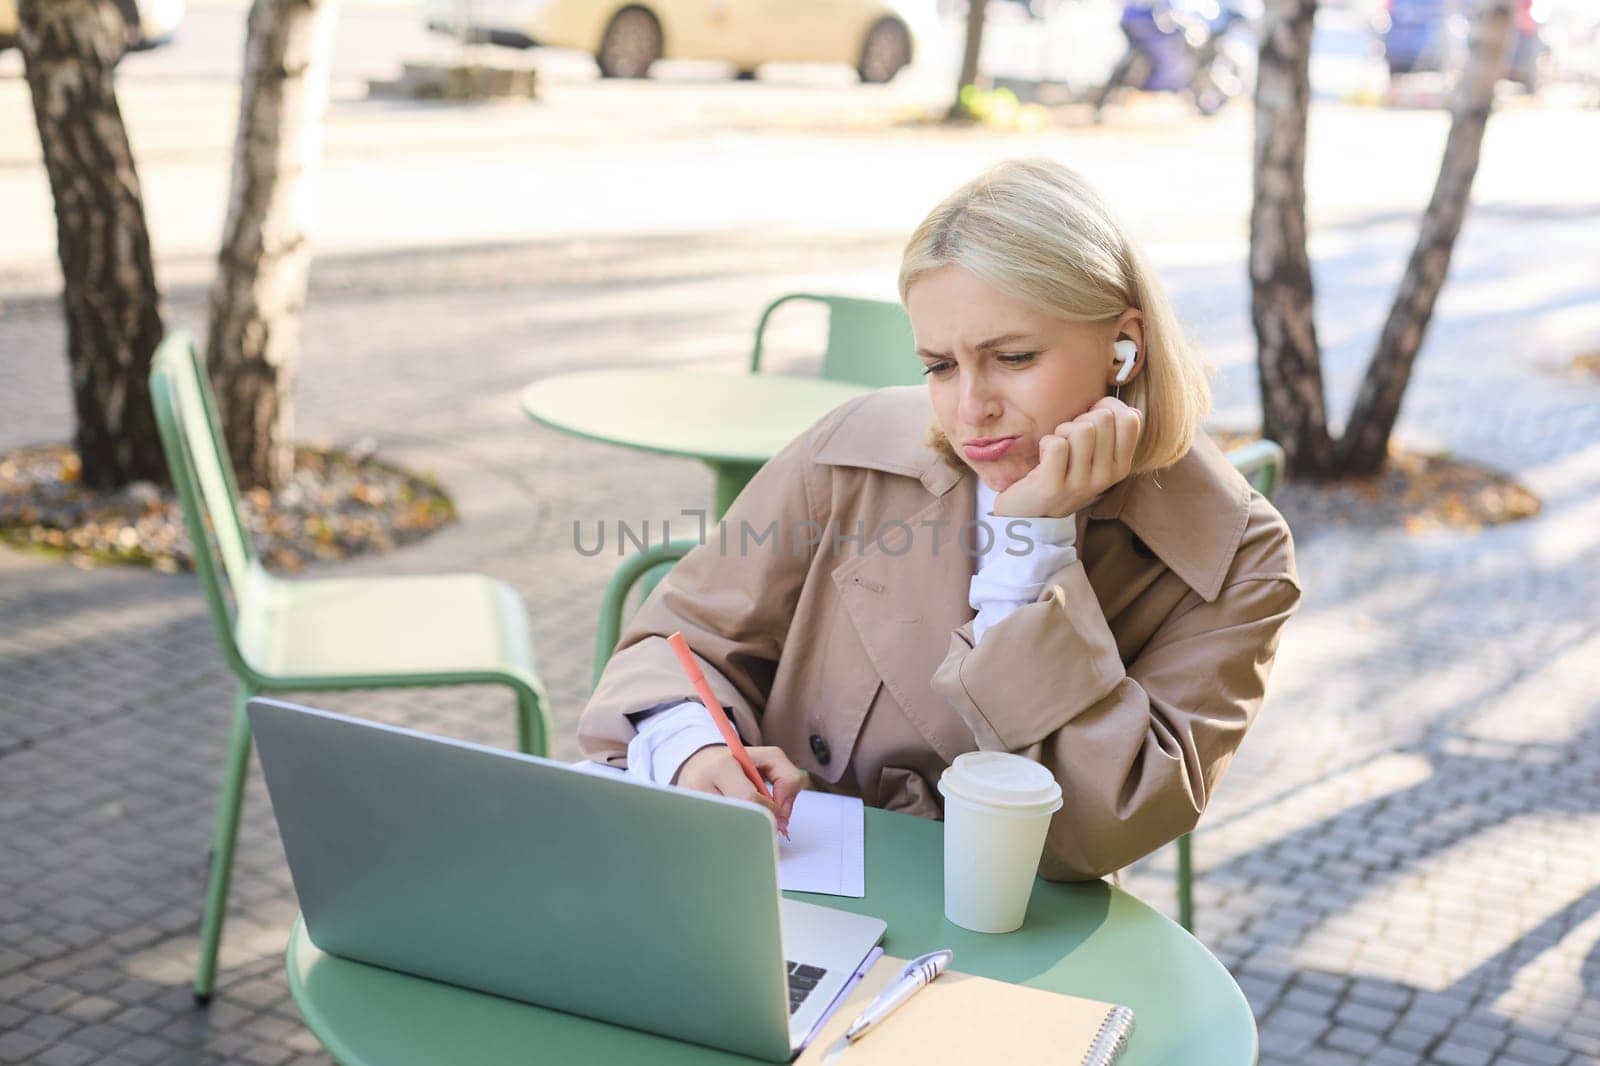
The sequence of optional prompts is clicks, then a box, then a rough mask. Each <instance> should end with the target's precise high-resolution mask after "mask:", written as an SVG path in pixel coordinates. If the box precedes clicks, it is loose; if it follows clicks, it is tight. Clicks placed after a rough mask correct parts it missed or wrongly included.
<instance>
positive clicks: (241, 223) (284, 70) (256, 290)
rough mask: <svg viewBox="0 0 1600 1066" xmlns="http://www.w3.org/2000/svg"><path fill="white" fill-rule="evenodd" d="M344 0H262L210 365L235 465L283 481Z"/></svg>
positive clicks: (268, 480)
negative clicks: (332, 62)
mask: <svg viewBox="0 0 1600 1066" xmlns="http://www.w3.org/2000/svg"><path fill="white" fill-rule="evenodd" d="M335 11H336V5H335V2H334V0H254V2H253V3H252V4H251V7H250V16H249V35H248V37H247V38H246V41H245V72H244V86H243V91H242V93H241V94H240V104H239V130H238V134H237V136H236V138H235V141H234V150H233V177H232V185H231V190H230V194H229V200H228V218H227V222H226V223H225V225H224V227H223V238H222V249H221V251H220V253H219V254H218V272H217V281H216V284H215V286H214V287H213V289H212V291H211V329H210V335H209V343H208V344H207V362H208V365H209V369H210V373H211V380H212V383H213V385H214V386H215V388H216V392H217V405H218V407H219V408H220V412H219V413H220V417H221V420H222V425H223V431H224V433H225V434H226V436H227V438H228V450H229V453H230V456H231V458H232V460H233V467H234V472H235V474H236V475H237V477H238V480H239V483H240V485H241V486H244V487H246V488H251V487H263V488H268V489H278V488H281V487H282V486H283V485H284V484H285V483H286V482H287V481H288V478H289V475H290V473H291V472H292V471H293V468H294V438H293V431H294V406H293V397H292V392H291V389H292V387H293V381H294V367H295V363H296V361H297V359H298V355H299V347H300V312H301V308H302V307H303V306H304V304H305V296H306V276H307V272H308V270H309V268H310V263H311V248H310V231H311V222H312V210H311V205H312V183H313V181H314V179H315V176H316V169H317V164H318V161H319V159H320V156H321V126H322V115H323V111H324V108H325V106H326V103H327V87H328V67H329V53H330V50H331V48H332V42H333V28H334V15H335Z"/></svg>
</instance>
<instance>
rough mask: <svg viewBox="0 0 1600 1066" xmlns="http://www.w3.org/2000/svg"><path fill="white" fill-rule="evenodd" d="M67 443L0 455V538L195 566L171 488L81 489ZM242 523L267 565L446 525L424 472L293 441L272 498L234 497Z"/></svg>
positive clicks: (55, 550) (388, 542)
mask: <svg viewBox="0 0 1600 1066" xmlns="http://www.w3.org/2000/svg"><path fill="white" fill-rule="evenodd" d="M80 469H81V464H80V462H79V459H78V454H77V452H76V451H75V450H74V449H73V448H72V447H71V446H69V445H64V444H44V445H35V446H31V447H27V448H20V449H17V450H14V451H11V452H7V453H4V454H0V541H4V542H5V543H8V544H12V545H15V546H17V547H22V548H32V549H36V550H39V551H43V552H46V553H50V554H55V555H60V556H63V557H65V558H67V559H69V560H70V561H71V562H73V563H74V564H76V565H79V566H85V567H89V566H94V565H95V564H98V563H107V562H117V563H133V564H137V565H144V566H153V567H155V568H156V569H157V570H162V571H166V572H175V571H178V570H192V569H193V568H194V550H193V546H192V544H191V542H190V540H189V535H188V532H187V530H186V529H185V528H184V524H183V511H182V508H181V506H180V505H179V503H178V498H177V496H176V494H175V493H174V492H173V491H172V490H171V489H162V488H158V487H156V486H155V485H153V484H151V483H149V482H137V483H135V484H132V485H129V486H126V487H124V488H121V489H117V490H115V491H112V492H102V491H94V490H90V489H87V488H85V487H84V486H83V485H82V483H81V482H80V480H79V476H78V475H79V471H80ZM239 511H240V518H241V520H242V521H243V523H244V526H245V529H246V530H247V532H248V533H249V536H250V538H251V540H252V541H253V542H254V544H255V547H256V552H257V554H258V555H259V556H260V557H261V561H262V563H263V564H264V565H265V566H266V567H267V568H269V569H272V570H278V571H295V570H299V569H301V568H303V567H304V566H305V565H306V564H307V563H309V562H311V561H313V560H334V559H345V558H348V557H350V556H352V555H359V554H363V553H366V552H384V551H388V550H390V549H392V548H395V547H397V546H399V545H401V544H406V543H409V542H411V541H414V540H418V539H420V538H422V537H425V536H427V535H428V534H429V533H432V532H433V531H434V530H436V529H438V528H440V527H441V526H444V525H447V524H448V523H450V522H452V521H454V520H455V517H456V510H455V505H454V504H453V503H452V502H451V500H450V497H449V496H448V495H446V494H445V492H444V490H443V489H442V488H440V487H439V486H438V484H436V483H435V482H434V481H433V479H432V478H431V477H428V476H426V475H421V474H416V473H412V472H410V471H406V470H402V469H400V468H399V467H395V466H391V465H389V464H388V463H384V462H381V461H379V460H378V459H376V458H373V457H372V455H371V454H370V451H369V450H368V449H365V448H362V447H359V446H358V447H356V448H352V449H348V450H347V449H340V448H333V447H329V446H326V445H311V444H307V445H301V446H297V447H296V448H295V471H294V476H293V477H292V479H291V480H290V482H289V484H288V485H287V486H286V487H285V488H284V489H283V490H282V491H281V492H278V493H277V494H276V495H274V494H272V493H269V492H267V491H266V490H264V489H254V490H251V491H249V492H244V493H242V494H241V497H240V500H239Z"/></svg>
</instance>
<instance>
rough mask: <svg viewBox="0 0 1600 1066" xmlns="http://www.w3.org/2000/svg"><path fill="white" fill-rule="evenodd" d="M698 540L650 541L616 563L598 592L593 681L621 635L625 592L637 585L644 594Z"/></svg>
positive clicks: (629, 591) (626, 607)
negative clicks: (612, 572)
mask: <svg viewBox="0 0 1600 1066" xmlns="http://www.w3.org/2000/svg"><path fill="white" fill-rule="evenodd" d="M699 544H700V542H699V541H698V540H674V541H669V542H667V543H666V544H656V545H652V546H651V547H649V548H646V549H645V550H644V551H642V552H640V553H639V554H638V555H630V556H629V557H628V558H627V559H626V560H624V562H623V564H622V565H621V566H619V567H617V571H616V573H614V574H612V575H611V580H610V581H608V582H606V590H605V592H604V593H602V594H601V596H600V621H599V623H598V624H597V625H596V626H595V635H594V684H599V683H600V675H601V673H603V672H604V671H605V668H606V663H607V662H609V661H610V659H611V653H612V652H614V651H616V650H617V641H619V640H621V639H622V621H623V617H622V616H623V614H624V613H625V612H626V611H627V609H628V595H629V594H630V593H631V592H632V591H633V589H634V587H635V586H639V587H640V591H641V592H643V593H644V596H646V597H648V596H649V595H650V593H651V591H652V590H653V589H654V588H655V587H656V583H657V582H658V581H660V580H661V579H662V578H663V577H665V576H666V574H667V571H668V570H671V569H672V564H673V563H675V562H677V561H678V560H679V559H682V558H683V557H684V556H685V555H688V554H689V553H690V552H691V551H693V550H694V549H695V548H697V547H698V546H699Z"/></svg>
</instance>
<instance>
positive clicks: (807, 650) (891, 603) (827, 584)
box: [579, 161, 1300, 880]
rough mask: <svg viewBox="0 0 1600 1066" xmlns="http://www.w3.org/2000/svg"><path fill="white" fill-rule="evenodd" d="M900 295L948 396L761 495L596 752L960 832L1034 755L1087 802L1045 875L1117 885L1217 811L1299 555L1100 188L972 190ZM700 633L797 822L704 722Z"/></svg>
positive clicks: (588, 715)
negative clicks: (950, 825) (993, 779)
mask: <svg viewBox="0 0 1600 1066" xmlns="http://www.w3.org/2000/svg"><path fill="white" fill-rule="evenodd" d="M900 293H901V298H902V300H903V301H904V303H905V306H906V310H907V312H908V314H909V316H910V318H911V324H912V327H913V332H914V333H915V336H916V343H917V348H918V353H917V354H918V358H920V359H921V360H922V362H923V367H924V371H925V373H926V375H927V378H928V384H927V387H926V388H920V387H907V388H898V389H884V390H880V391H878V392H876V393H874V394H872V395H870V396H867V397H864V398H862V399H860V400H856V401H853V402H851V403H848V404H846V405H844V406H843V407H841V408H839V409H838V410H836V411H834V412H833V413H831V414H830V415H828V416H827V417H826V418H824V419H823V420H822V421H821V422H819V423H818V424H817V425H815V426H814V427H812V428H811V429H810V430H809V431H807V432H806V433H805V434H804V435H803V436H802V437H800V438H799V439H798V440H796V441H795V442H794V443H793V444H792V445H790V446H789V447H788V448H787V449H785V450H784V451H783V452H782V453H781V454H780V455H778V456H777V457H776V458H774V459H773V460H772V461H771V462H770V463H768V464H767V465H766V466H765V467H764V468H763V469H762V470H761V472H760V473H759V474H758V475H757V476H756V477H755V479H754V480H753V481H752V482H751V483H750V485H749V487H748V488H747V489H746V490H745V491H744V493H743V494H742V495H741V496H740V497H739V499H738V500H737V501H736V502H735V504H734V506H733V508H732V509H731V510H730V512H729V514H728V515H727V517H726V521H725V522H724V524H723V525H722V527H721V528H720V530H719V531H717V532H715V533H713V535H712V536H711V537H710V538H709V540H708V543H707V544H705V545H703V546H702V547H700V548H698V549H696V550H695V551H694V552H693V553H691V554H690V555H689V556H688V557H686V558H685V559H684V560H683V561H682V562H680V563H679V564H678V565H677V566H676V567H675V568H674V569H673V570H672V572H671V574H670V575H669V576H668V577H667V578H666V579H665V580H664V581H663V582H662V584H661V586H660V587H659V588H658V590H657V591H656V592H655V594H654V595H653V596H652V597H651V598H650V600H649V601H648V602H647V603H646V604H645V605H644V607H643V608H641V610H640V611H639V614H638V615H637V616H636V618H635V620H634V622H633V624H632V625H631V626H630V628H629V629H628V631H627V632H626V633H625V634H624V635H623V638H622V641H621V643H620V645H619V648H618V651H617V653H616V655H615V656H614V657H613V658H612V660H611V662H610V664H609V665H608V667H607V668H606V671H605V674H604V676H603V677H602V678H601V681H600V684H599V686H598V687H597V689H596V690H595V693H594V696H593V697H592V698H591V700H590V702H589V705H588V707H587V708H586V709H585V711H584V714H583V717H582V720H581V721H580V723H579V743H580V745H581V746H582V748H583V750H584V752H585V753H586V754H587V755H588V756H589V757H590V758H593V759H596V760H602V759H603V760H604V761H606V762H608V763H610V764H611V765H614V766H628V767H629V770H630V772H631V773H635V774H637V775H640V776H644V777H648V778H650V779H652V780H656V781H658V782H661V783H675V784H678V785H681V786H685V787H690V788H697V789H702V790H705V791H711V792H720V793H722V794H725V795H731V796H737V797H740V798H744V799H751V800H756V801H757V802H763V801H764V802H766V803H767V805H768V806H769V807H771V808H772V809H773V811H774V813H775V815H776V816H777V817H778V818H779V820H780V823H781V822H782V821H783V820H784V819H785V818H786V817H787V815H788V813H789V810H790V809H791V806H792V804H793V800H794V796H795V795H796V794H797V793H798V791H799V790H800V789H801V788H803V787H807V785H808V783H809V784H810V786H811V787H820V788H824V789H827V790H829V791H836V792H844V793H849V794H851V795H857V796H860V797H862V798H863V799H864V800H865V801H866V802H867V803H869V804H872V805H874V806H878V807H885V808H888V809H891V810H900V811H906V812H909V813H912V814H917V815H921V816H924V817H928V818H938V817H940V816H941V813H942V804H941V801H940V797H939V793H938V791H937V789H936V788H935V783H936V782H937V781H938V778H939V775H940V773H941V772H942V771H943V770H944V768H945V767H946V766H948V765H949V764H950V762H951V761H952V760H953V759H955V757H956V756H957V755H960V754H961V753H963V752H967V751H973V750H977V749H985V750H1004V751H1012V752H1017V753H1020V754H1022V755H1025V756H1027V757H1028V758H1031V759H1034V760H1036V761H1038V762H1039V763H1041V764H1043V765H1044V766H1046V767H1048V768H1049V769H1050V770H1051V772H1052V773H1053V774H1054V775H1055V777H1056V778H1057V780H1059V781H1060V783H1061V788H1062V791H1063V793H1064V794H1065V805H1064V806H1063V807H1062V809H1061V811H1060V812H1059V813H1058V814H1057V815H1056V816H1055V818H1054V820H1053V822H1052V824H1051V828H1050V834H1049V838H1048V840H1047V842H1046V845H1045V855H1044V859H1043V861H1042V863H1041V866H1040V872H1041V873H1042V874H1044V875H1045V876H1046V877H1050V878H1053V879H1058V880H1083V879H1089V878H1095V877H1100V876H1102V875H1104V874H1107V873H1109V872H1112V871H1115V870H1118V869H1120V868H1122V867H1124V866H1126V865H1128V864H1129V863H1131V862H1133V861H1134V860H1135V859H1137V858H1139V857H1140V856H1142V855H1144V854H1146V853H1148V852H1150V851H1152V850H1154V849H1156V848H1158V847H1160V846H1161V845H1163V844H1165V843H1167V842H1169V841H1171V840H1173V839H1175V838H1177V837H1178V836H1180V835H1182V834H1183V833H1186V832H1188V831H1189V830H1190V829H1192V828H1193V827H1194V825H1195V823H1196V821H1197V820H1198V818H1199V816H1200V813H1201V812H1202V811H1203V810H1204V809H1205V806H1206V802H1207V801H1208V799H1209V798H1210V796H1211V792H1212V790H1213V789H1214V788H1215V787H1216V783H1217V780H1218V778H1219V777H1220V776H1221V774H1222V771H1223V769H1224V768H1225V767H1226V766H1227V764H1228V761H1229V759H1230V758H1231V757H1232V755H1233V752H1234V750H1235V749H1236V748H1237V747H1238V745H1239V742H1240V740H1241V739H1242V738H1243V736H1244V732H1245V730H1246V729H1247V728H1248V727H1249V725H1250V722H1251V721H1252V719H1253V718H1254V717H1255V714H1256V712H1257V710H1258V709H1259V707H1260V705H1261V699H1262V693H1263V690H1264V688H1265V685H1266V680H1267V672H1268V669H1269V667H1270V665H1271V662H1272V658H1273V653H1274V650H1275V649H1276V646H1277V641H1278V633H1279V630H1280V629H1281V628H1282V626H1283V623H1284V622H1285V621H1286V620H1287V619H1288V617H1289V615H1290V614H1291V613H1292V612H1293V610H1294V607H1295V604H1296V603H1297V601H1298V600H1299V597H1300V590H1299V586H1298V584H1297V581H1296V577H1295V569H1294V559H1293V549H1292V546H1291V543H1290V539H1289V531H1288V529H1287V527H1286V526H1285V525H1284V522H1283V520H1282V518H1281V517H1280V516H1279V515H1278V514H1277V512H1276V511H1274V510H1273V509H1272V507H1271V506H1270V505H1269V504H1268V503H1267V502H1266V500H1264V499H1263V498H1262V497H1261V496H1260V495H1259V494H1257V493H1255V492H1254V491H1253V490H1251V488H1250V487H1249V485H1248V484H1247V483H1246V482H1245V481H1244V479H1243V478H1241V477H1240V476H1239V475H1238V473H1237V472H1235V471H1234V470H1233V469H1232V468H1231V467H1230V466H1229V464H1228V462H1227V460H1226V459H1225V458H1224V457H1223V456H1222V454H1221V453H1220V452H1219V451H1218V450H1217V448H1216V446H1215V445H1213V444H1211V443H1210V442H1209V441H1208V440H1207V439H1206V438H1205V436H1204V435H1202V434H1200V433H1199V432H1198V428H1199V425H1200V421H1201V419H1202V418H1203V417H1204V415H1205V413H1206V410H1207V406H1208V404H1209V390H1208V387H1207V385H1206V379H1205V376H1204V373H1203V370H1202V368H1201V367H1200V365H1199V363H1198V362H1197V360H1196V357H1195V356H1194V354H1193V353H1192V352H1191V351H1190V349H1189V348H1188V346H1187V345H1186V344H1185V342H1184V339H1183V337H1182V335H1181V332H1180V330H1179V328H1178V325H1177V321H1176V319H1175V317H1174V315H1173V312H1172V309H1171V308H1170V306H1169V305H1168V302H1167V299H1166V297H1165V295H1164V293H1163V292H1162V289H1161V287H1160V285H1159V284H1158V282H1157V280H1156V278H1155V276H1154V274H1153V273H1152V272H1151V270H1150V267H1149V265H1148V264H1147V262H1146V261H1145V259H1144V257H1143V255H1142V254H1141V253H1140V252H1139V251H1138V250H1137V249H1136V248H1135V247H1134V245H1133V243H1132V242H1131V240H1130V239H1129V238H1128V236H1127V234H1126V232H1125V231H1124V230H1123V228H1122V227H1121V225H1120V224H1119V223H1118V222H1117V221H1116V220H1115V218H1114V217H1113V216H1112V214H1111V212H1110V210H1109V209H1108V208H1107V207H1106V205H1105V204H1104V203H1103V202H1102V201H1101V200H1100V198H1099V197H1098V196H1097V195H1096V194H1095V193H1094V192H1093V191H1092V190H1090V189H1089V187H1088V186H1087V185H1086V184H1085V183H1084V182H1083V180H1082V179H1081V178H1079V177H1078V176H1077V175H1076V174H1074V173H1073V172H1071V171H1070V170H1067V169H1066V168H1064V167H1062V166H1059V165H1057V164H1054V163H1050V162H1043V161H1030V162H1012V163H1005V164H1002V165H1000V166H998V167H996V168H994V169H993V170H991V171H990V172H988V173H987V174H984V175H983V176H981V177H979V178H977V179H976V180H974V181H972V182H971V183H969V184H968V185H966V186H964V187H963V188H961V189H959V190H957V191H956V192H955V193H954V194H953V195H952V196H951V197H950V198H949V199H947V200H946V201H945V202H944V203H942V204H940V205H939V206H938V207H937V208H936V209H935V210H934V211H933V213H932V214H930V215H929V216H928V218H927V219H926V220H924V222H923V223H922V225H921V226H919V227H918V229H917V230H916V232H915V233H914V234H913V235H912V238H911V241H910V243H909V244H908V246H907V248H906V252H905V257H904V260H903V262H902V265H901V271H900ZM930 421H931V423H932V424H931V427H930ZM979 522H981V523H983V524H982V525H979V524H978V523H979ZM675 630H681V631H682V632H683V634H684V637H685V638H686V639H687V640H688V642H689V645H690V646H691V647H692V648H693V649H694V651H695V653H696V655H697V656H698V657H699V658H700V660H701V665H702V667H703V669H704V670H705V674H706V677H707V679H708V681H709V682H710V684H711V686H712V688H713V689H714V690H715V692H716V694H717V697H718V698H719V699H720V700H721V701H722V703H723V705H724V706H725V707H726V708H727V710H728V712H729V716H730V717H731V718H732V719H733V721H734V724H735V725H736V726H737V728H738V730H739V733H740V735H741V737H742V738H743V739H744V740H745V741H746V743H747V744H749V745H752V748H751V753H752V755H753V756H754V757H755V761H756V763H757V765H758V766H759V767H760V768H761V770H762V772H763V774H765V775H766V777H767V778H768V780H769V781H770V782H772V784H773V786H774V795H773V797H772V798H771V799H770V800H768V799H766V797H760V796H758V795H757V793H756V790H755V789H754V788H753V787H752V786H751V785H750V784H749V783H748V782H747V781H746V780H745V778H744V776H743V774H742V773H740V771H739V769H738V766H737V764H735V763H734V761H733V758H732V756H731V755H729V753H728V751H727V749H726V748H725V747H724V746H722V745H721V743H720V741H719V739H718V736H717V734H716V732H715V730H714V728H713V727H712V726H711V724H710V722H709V719H708V717H707V715H706V712H705V709H704V708H703V707H702V706H701V705H700V704H699V703H697V702H693V700H694V696H693V692H692V689H691V688H690V686H689V684H688V682H687V681H686V680H685V678H684V676H683V672H682V670H681V668H680V667H679V665H678V663H677V662H676V660H675V659H674V657H673V654H672V652H671V650H670V649H669V647H668V646H667V643H666V640H665V639H664V638H665V637H666V636H667V635H668V634H670V633H672V632H673V631H675ZM808 779H809V781H808Z"/></svg>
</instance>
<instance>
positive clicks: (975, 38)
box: [950, 0, 989, 118]
mask: <svg viewBox="0 0 1600 1066" xmlns="http://www.w3.org/2000/svg"><path fill="white" fill-rule="evenodd" d="M988 9H989V0H968V2H967V43H966V48H965V49H964V50H963V51H962V53H961V76H960V78H958V79H957V81H956V100H955V103H953V104H951V105H950V117H951V118H964V117H965V116H966V114H967V108H966V105H965V104H964V103H962V101H961V94H962V92H963V91H964V90H965V89H966V88H967V86H969V85H976V84H977V83H978V55H979V53H981V52H982V51H983V17H984V15H985V14H986V13H987V12H988Z"/></svg>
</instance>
